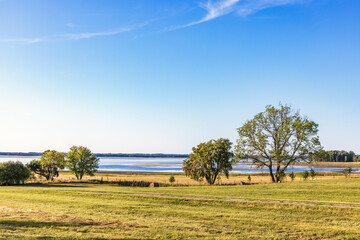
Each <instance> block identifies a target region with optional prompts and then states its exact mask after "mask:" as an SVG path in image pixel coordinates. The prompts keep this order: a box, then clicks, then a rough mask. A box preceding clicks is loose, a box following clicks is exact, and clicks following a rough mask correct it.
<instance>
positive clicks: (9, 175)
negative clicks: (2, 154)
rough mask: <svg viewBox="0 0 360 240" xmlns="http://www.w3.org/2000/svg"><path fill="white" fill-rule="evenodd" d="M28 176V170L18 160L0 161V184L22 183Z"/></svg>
mask: <svg viewBox="0 0 360 240" xmlns="http://www.w3.org/2000/svg"><path fill="white" fill-rule="evenodd" d="M29 177H30V171H29V169H27V168H26V167H25V166H24V164H22V163H21V162H20V161H17V162H13V161H8V162H4V163H0V184H2V185H14V184H16V185H18V184H21V183H22V184H23V183H24V182H25V180H27V179H28V178H29Z"/></svg>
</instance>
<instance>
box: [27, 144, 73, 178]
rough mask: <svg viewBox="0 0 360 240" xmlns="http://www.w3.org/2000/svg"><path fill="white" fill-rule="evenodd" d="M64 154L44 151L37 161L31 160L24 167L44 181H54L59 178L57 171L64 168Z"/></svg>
mask: <svg viewBox="0 0 360 240" xmlns="http://www.w3.org/2000/svg"><path fill="white" fill-rule="evenodd" d="M65 164H66V161H65V154H64V153H62V152H58V151H55V150H46V151H45V152H43V155H42V156H41V157H40V159H38V160H33V161H31V162H30V163H28V164H27V165H26V166H27V167H28V168H29V169H30V171H32V172H34V173H36V174H39V175H40V176H43V177H45V178H46V180H54V177H58V176H59V169H64V168H65Z"/></svg>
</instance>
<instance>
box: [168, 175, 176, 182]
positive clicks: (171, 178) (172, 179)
mask: <svg viewBox="0 0 360 240" xmlns="http://www.w3.org/2000/svg"><path fill="white" fill-rule="evenodd" d="M169 182H170V183H171V184H172V183H174V182H175V177H174V176H171V177H170V178H169Z"/></svg>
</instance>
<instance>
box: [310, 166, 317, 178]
mask: <svg viewBox="0 0 360 240" xmlns="http://www.w3.org/2000/svg"><path fill="white" fill-rule="evenodd" d="M315 176H316V172H315V171H314V169H313V168H311V169H310V177H311V179H313V180H314V178H315Z"/></svg>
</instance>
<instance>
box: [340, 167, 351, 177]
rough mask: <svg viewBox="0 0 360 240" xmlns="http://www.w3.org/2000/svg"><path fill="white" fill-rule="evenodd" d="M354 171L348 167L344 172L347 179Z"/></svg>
mask: <svg viewBox="0 0 360 240" xmlns="http://www.w3.org/2000/svg"><path fill="white" fill-rule="evenodd" d="M352 171H353V169H352V168H351V167H347V168H345V169H344V170H343V171H342V172H343V174H344V176H345V178H347V177H348V176H350V174H351V172H352Z"/></svg>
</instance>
